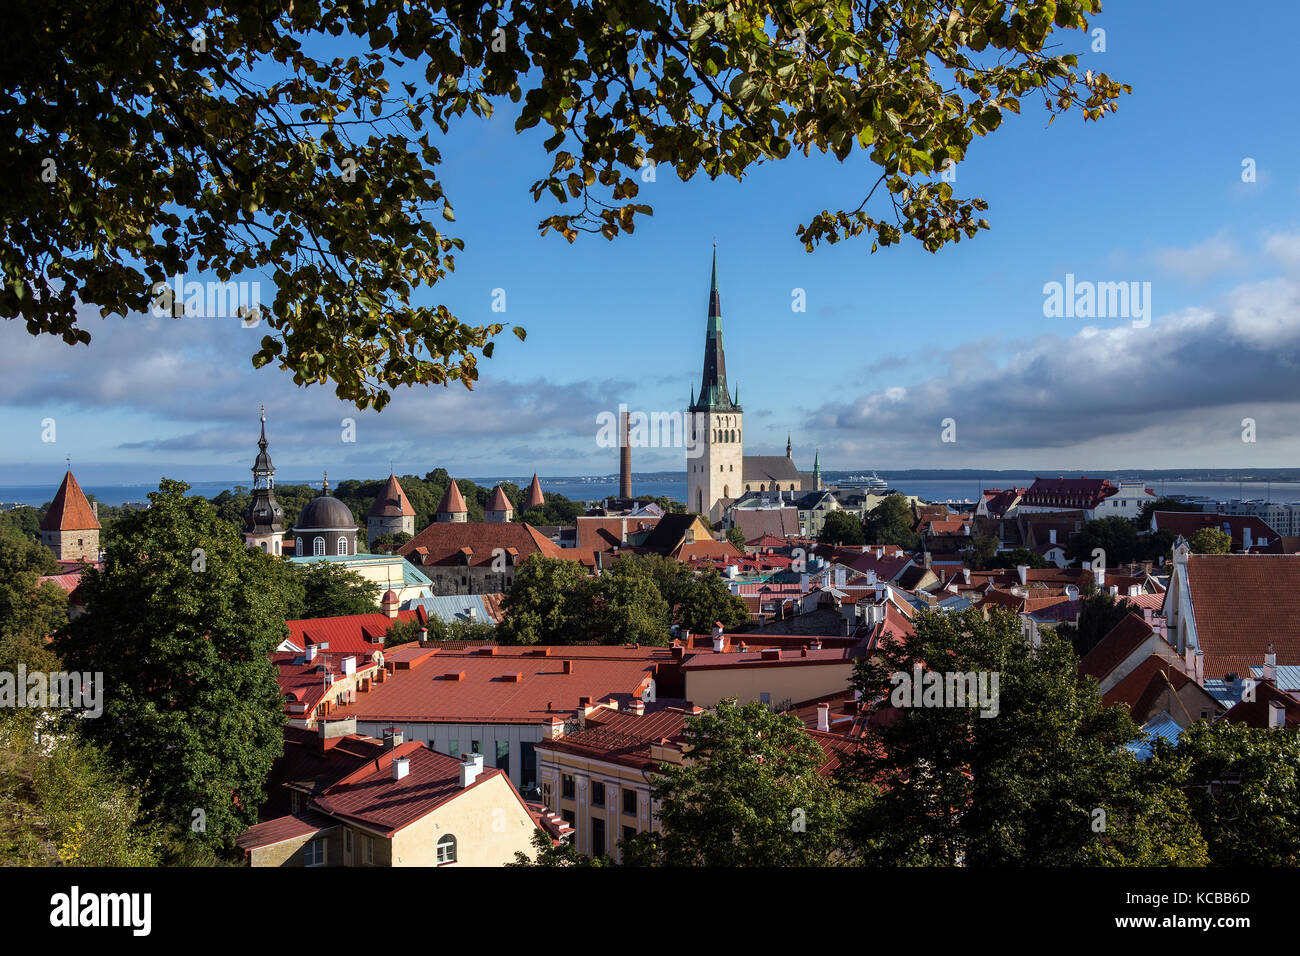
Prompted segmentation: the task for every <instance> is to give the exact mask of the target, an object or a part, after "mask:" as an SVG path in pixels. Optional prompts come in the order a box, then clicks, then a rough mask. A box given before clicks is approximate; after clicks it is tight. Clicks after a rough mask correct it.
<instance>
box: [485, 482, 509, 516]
mask: <svg viewBox="0 0 1300 956" xmlns="http://www.w3.org/2000/svg"><path fill="white" fill-rule="evenodd" d="M487 510H488V511H514V510H515V507H514V505H512V504H511V503H510V499H509V498H507V497H506V493H505V491H504V490H502V488H501V486H500V485H497V487H496V491H494V492H492V500H491V501H489V502H488V506H487Z"/></svg>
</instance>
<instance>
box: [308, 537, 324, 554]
mask: <svg viewBox="0 0 1300 956" xmlns="http://www.w3.org/2000/svg"><path fill="white" fill-rule="evenodd" d="M311 553H312V556H313V557H324V556H325V539H324V538H322V537H320V536H319V535H317V536H316V537H315V538H313V539H312V542H311Z"/></svg>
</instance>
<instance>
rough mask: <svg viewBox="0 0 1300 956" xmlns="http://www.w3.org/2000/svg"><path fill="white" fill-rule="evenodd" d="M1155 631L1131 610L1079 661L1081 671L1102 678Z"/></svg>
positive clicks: (1098, 678)
mask: <svg viewBox="0 0 1300 956" xmlns="http://www.w3.org/2000/svg"><path fill="white" fill-rule="evenodd" d="M1154 633H1155V631H1153V630H1152V628H1151V625H1150V624H1148V623H1147V622H1146V621H1144V620H1143V619H1142V617H1141V616H1140V615H1137V614H1134V613H1133V612H1132V611H1130V612H1129V613H1128V614H1125V615H1124V617H1122V618H1121V619H1120V622H1119V623H1118V624H1116V625H1115V626H1114V627H1113V628H1111V629H1110V631H1109V632H1107V634H1106V636H1105V637H1103V638H1102V639H1101V640H1100V641H1098V642H1097V643H1096V644H1095V645H1094V646H1093V648H1092V650H1090V651H1088V653H1087V654H1084V655H1083V660H1081V661H1079V673H1080V674H1087V675H1088V676H1090V677H1095V678H1097V680H1102V679H1103V678H1104V677H1105V676H1106V675H1107V674H1109V673H1110V672H1111V671H1113V670H1114V669H1115V668H1116V667H1118V666H1119V665H1120V664H1122V663H1123V662H1124V661H1126V660H1128V658H1129V656H1130V655H1131V654H1132V653H1133V652H1134V651H1136V650H1137V649H1138V648H1139V647H1141V646H1142V645H1143V644H1144V643H1146V641H1147V640H1148V639H1149V638H1150V637H1151V635H1152V634H1154Z"/></svg>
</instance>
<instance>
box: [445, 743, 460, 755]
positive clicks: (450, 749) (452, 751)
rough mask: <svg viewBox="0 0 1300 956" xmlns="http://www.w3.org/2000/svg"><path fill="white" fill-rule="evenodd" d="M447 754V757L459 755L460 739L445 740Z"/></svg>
mask: <svg viewBox="0 0 1300 956" xmlns="http://www.w3.org/2000/svg"><path fill="white" fill-rule="evenodd" d="M447 756H449V757H459V756H460V741H459V740H451V741H448V742H447Z"/></svg>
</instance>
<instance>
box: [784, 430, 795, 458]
mask: <svg viewBox="0 0 1300 956" xmlns="http://www.w3.org/2000/svg"><path fill="white" fill-rule="evenodd" d="M785 457H786V458H793V457H794V449H793V448H792V447H790V433H789V432H786V433H785Z"/></svg>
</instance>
